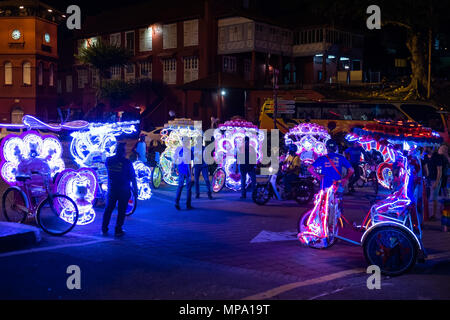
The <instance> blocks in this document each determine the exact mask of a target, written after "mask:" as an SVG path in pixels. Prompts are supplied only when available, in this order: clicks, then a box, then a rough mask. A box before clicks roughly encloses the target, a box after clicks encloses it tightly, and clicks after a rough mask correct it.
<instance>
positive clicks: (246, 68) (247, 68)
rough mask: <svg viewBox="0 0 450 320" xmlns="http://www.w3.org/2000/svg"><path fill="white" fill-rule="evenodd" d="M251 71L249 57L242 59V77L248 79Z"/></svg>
mask: <svg viewBox="0 0 450 320" xmlns="http://www.w3.org/2000/svg"><path fill="white" fill-rule="evenodd" d="M251 72H252V61H251V60H249V59H245V60H244V78H245V80H250V78H251V77H250V76H251Z"/></svg>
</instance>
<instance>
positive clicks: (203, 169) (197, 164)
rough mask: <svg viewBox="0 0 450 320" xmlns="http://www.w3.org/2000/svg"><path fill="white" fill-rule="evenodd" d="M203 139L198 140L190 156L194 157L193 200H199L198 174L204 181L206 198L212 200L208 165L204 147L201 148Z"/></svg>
mask: <svg viewBox="0 0 450 320" xmlns="http://www.w3.org/2000/svg"><path fill="white" fill-rule="evenodd" d="M202 140H203V138H201V137H200V138H199V140H198V142H197V145H196V148H195V147H193V148H192V154H193V156H194V181H195V198H196V199H199V198H200V173H201V174H202V176H203V180H205V184H206V188H207V190H208V198H209V200H212V199H213V198H212V193H211V184H210V183H209V172H208V165H207V164H206V162H205V158H204V157H205V155H204V153H205V147H203V146H202V144H201V142H202Z"/></svg>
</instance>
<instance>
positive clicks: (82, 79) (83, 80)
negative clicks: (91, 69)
mask: <svg viewBox="0 0 450 320" xmlns="http://www.w3.org/2000/svg"><path fill="white" fill-rule="evenodd" d="M88 75H89V73H88V70H87V69H80V70H78V88H79V89H83V88H84V86H85V85H86V84H87V83H88Z"/></svg>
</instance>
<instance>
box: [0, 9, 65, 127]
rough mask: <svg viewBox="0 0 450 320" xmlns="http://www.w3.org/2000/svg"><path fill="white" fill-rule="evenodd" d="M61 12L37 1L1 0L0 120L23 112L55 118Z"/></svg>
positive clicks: (12, 118) (14, 119)
mask: <svg viewBox="0 0 450 320" xmlns="http://www.w3.org/2000/svg"><path fill="white" fill-rule="evenodd" d="M63 18H64V17H62V14H61V13H59V12H57V11H56V10H55V9H53V8H51V7H49V6H46V5H44V4H42V3H40V2H37V1H3V2H2V3H1V4H0V79H1V84H0V121H2V122H12V123H20V122H21V120H22V116H23V115H24V114H32V115H37V116H38V117H40V118H43V119H56V107H57V89H56V79H57V68H58V32H57V29H58V23H59V22H60V21H61V19H63Z"/></svg>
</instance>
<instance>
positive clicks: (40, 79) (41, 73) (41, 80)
mask: <svg viewBox="0 0 450 320" xmlns="http://www.w3.org/2000/svg"><path fill="white" fill-rule="evenodd" d="M43 83H44V65H43V64H42V62H39V67H38V85H40V86H42V84H43Z"/></svg>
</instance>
